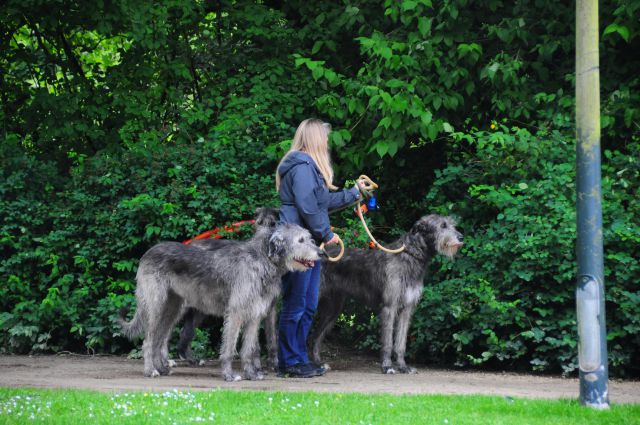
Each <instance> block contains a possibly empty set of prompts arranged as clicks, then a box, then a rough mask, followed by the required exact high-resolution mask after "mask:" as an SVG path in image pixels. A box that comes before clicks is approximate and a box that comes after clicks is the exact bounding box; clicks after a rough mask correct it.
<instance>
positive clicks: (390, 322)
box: [309, 214, 463, 373]
mask: <svg viewBox="0 0 640 425" xmlns="http://www.w3.org/2000/svg"><path fill="white" fill-rule="evenodd" d="M462 241H463V237H462V234H461V233H460V232H458V231H457V230H456V228H455V224H454V222H453V220H452V219H451V218H450V217H443V216H439V215H435V214H432V215H427V216H424V217H422V218H420V219H419V220H418V221H417V222H416V223H415V224H414V225H413V227H412V228H411V230H410V231H409V232H408V233H406V234H405V235H403V236H402V237H401V238H400V239H399V240H398V241H396V242H395V243H394V244H392V245H391V247H394V248H395V247H399V246H401V245H402V244H404V245H405V247H406V248H405V250H404V251H403V252H402V253H400V254H389V253H386V252H384V251H382V250H380V249H374V250H362V249H347V250H346V252H345V255H344V257H343V258H342V259H341V260H340V261H338V262H335V263H329V262H325V263H323V264H322V283H321V286H320V300H319V303H318V312H317V315H316V326H315V328H314V330H313V331H312V334H311V336H310V338H309V339H310V341H312V345H313V359H314V361H315V362H317V363H321V358H320V349H321V345H322V341H323V339H324V337H325V336H326V334H327V333H328V332H329V331H330V329H331V328H332V326H333V325H334V323H335V321H336V319H337V318H338V316H339V315H340V312H341V311H342V308H343V306H344V303H345V301H346V300H347V298H353V299H355V300H357V301H358V302H360V303H363V304H365V305H367V306H369V307H370V308H372V309H373V310H374V311H377V312H378V314H379V317H380V339H381V345H382V350H381V357H382V372H383V373H396V372H400V373H415V369H413V368H411V367H409V366H407V364H406V363H405V359H404V355H405V349H406V342H407V332H408V330H409V325H410V321H411V315H412V313H413V311H414V309H415V307H416V305H417V304H418V302H419V301H420V298H421V296H422V288H423V282H424V278H425V274H426V273H427V268H428V266H429V263H430V262H431V258H432V257H433V256H434V255H435V254H442V255H445V256H447V257H449V258H452V257H453V256H454V255H455V254H456V253H457V251H458V249H459V248H460V246H461V245H462ZM392 350H393V352H394V353H395V359H396V366H395V367H394V366H393V364H392V361H391V354H392Z"/></svg>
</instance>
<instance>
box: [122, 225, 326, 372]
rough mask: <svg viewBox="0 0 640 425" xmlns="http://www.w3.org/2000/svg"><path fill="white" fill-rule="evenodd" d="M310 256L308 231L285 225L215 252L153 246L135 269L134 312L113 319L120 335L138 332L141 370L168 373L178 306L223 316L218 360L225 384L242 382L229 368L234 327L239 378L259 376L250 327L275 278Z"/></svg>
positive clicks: (306, 264)
mask: <svg viewBox="0 0 640 425" xmlns="http://www.w3.org/2000/svg"><path fill="white" fill-rule="evenodd" d="M318 259H319V249H318V247H317V246H316V245H315V243H314V242H313V240H312V238H311V234H310V233H309V232H308V231H307V230H305V229H303V228H302V227H300V226H296V225H287V224H285V225H279V226H276V227H275V229H264V230H263V231H257V232H256V233H255V234H254V236H253V237H252V238H251V239H249V240H247V241H244V242H239V243H236V244H232V245H229V246H228V247H225V249H218V250H215V251H207V250H204V249H200V248H197V247H193V246H190V245H183V244H181V243H178V242H163V243H159V244H157V245H155V246H153V247H152V248H151V249H149V251H147V252H146V253H145V254H144V255H143V256H142V258H141V259H140V265H139V266H138V273H137V275H136V280H137V286H136V299H137V303H138V308H137V310H136V313H135V315H134V317H133V319H132V320H131V322H125V321H124V319H122V318H121V325H122V329H123V332H124V334H125V335H127V336H128V337H130V338H131V337H136V336H139V335H140V334H142V333H143V332H144V342H143V344H142V351H143V357H144V375H145V376H158V375H166V374H168V373H169V364H168V358H167V357H168V356H167V343H168V338H169V336H170V334H171V331H172V329H173V327H174V326H175V323H176V321H177V320H178V319H179V317H180V314H181V312H182V311H183V308H195V309H196V310H198V311H200V312H203V313H206V314H211V315H216V316H222V317H223V318H224V325H223V330H222V346H221V349H220V365H221V368H222V376H223V377H224V379H225V381H237V380H240V379H242V377H241V376H240V375H237V374H235V373H234V372H233V369H232V360H233V356H234V354H235V350H236V344H237V340H238V337H239V335H240V331H241V329H242V331H243V342H242V349H241V350H240V359H241V362H242V368H243V372H244V377H245V378H247V379H262V378H263V375H262V373H261V372H260V371H259V365H256V364H255V357H254V356H255V352H256V350H257V344H258V330H259V327H260V321H261V320H262V319H263V318H264V317H265V315H266V314H267V310H268V309H269V308H270V307H271V306H272V305H273V300H274V299H275V298H276V297H277V296H278V295H279V294H280V290H281V286H280V278H281V276H282V275H283V274H285V273H286V272H288V271H292V270H299V271H304V270H307V269H309V268H310V267H312V266H313V262H314V261H317V260H318Z"/></svg>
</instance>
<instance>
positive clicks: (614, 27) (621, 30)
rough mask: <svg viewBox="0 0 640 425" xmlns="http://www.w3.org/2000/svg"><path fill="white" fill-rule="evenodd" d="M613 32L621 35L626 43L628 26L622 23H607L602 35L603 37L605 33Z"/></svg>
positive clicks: (628, 33) (627, 40)
mask: <svg viewBox="0 0 640 425" xmlns="http://www.w3.org/2000/svg"><path fill="white" fill-rule="evenodd" d="M614 32H616V33H618V35H620V37H622V38H623V39H624V41H626V42H627V43H628V42H629V35H630V32H629V28H627V27H625V26H624V25H619V24H609V25H607V28H605V29H604V34H603V35H602V36H603V37H604V36H605V35H607V34H611V33H614Z"/></svg>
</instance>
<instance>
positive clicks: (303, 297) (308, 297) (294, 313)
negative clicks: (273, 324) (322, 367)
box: [278, 261, 320, 368]
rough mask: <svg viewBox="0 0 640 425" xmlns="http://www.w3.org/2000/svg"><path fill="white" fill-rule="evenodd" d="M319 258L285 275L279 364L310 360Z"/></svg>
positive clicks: (316, 304)
mask: <svg viewBox="0 0 640 425" xmlns="http://www.w3.org/2000/svg"><path fill="white" fill-rule="evenodd" d="M319 290H320V261H316V264H315V265H314V266H313V267H312V268H311V269H309V270H307V271H306V272H289V273H287V274H286V275H284V277H283V278H282V293H283V295H282V311H281V312H280V324H279V340H278V363H279V366H280V368H285V367H288V366H293V365H296V364H298V363H309V357H308V356H307V336H308V335H309V330H310V329H311V323H312V322H313V316H314V315H315V313H316V309H317V308H318V291H319Z"/></svg>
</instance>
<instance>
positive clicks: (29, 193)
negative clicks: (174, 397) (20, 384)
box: [0, 128, 276, 352]
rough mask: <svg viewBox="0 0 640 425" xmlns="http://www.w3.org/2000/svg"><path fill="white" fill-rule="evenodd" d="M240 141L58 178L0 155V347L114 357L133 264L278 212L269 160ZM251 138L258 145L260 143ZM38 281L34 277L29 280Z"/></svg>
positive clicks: (178, 149)
mask: <svg viewBox="0 0 640 425" xmlns="http://www.w3.org/2000/svg"><path fill="white" fill-rule="evenodd" d="M247 130H249V128H242V129H240V133H242V134H244V136H237V135H236V137H238V138H237V140H238V142H236V143H230V142H228V141H226V138H224V137H220V138H213V139H211V140H204V139H203V140H200V141H198V142H196V143H194V144H192V145H185V144H180V145H177V144H171V143H169V144H165V145H160V146H156V147H153V148H150V149H144V150H143V149H138V150H129V151H121V152H117V153H114V154H111V153H104V154H102V155H98V156H95V157H92V158H83V157H79V158H76V159H75V160H76V163H75V166H74V167H73V168H72V175H71V177H70V179H69V180H68V181H66V182H64V181H61V179H59V178H57V177H56V176H57V170H56V169H55V167H53V166H50V165H48V164H46V163H44V164H43V163H41V162H40V161H37V160H35V159H34V158H32V157H30V156H28V155H25V154H17V153H16V152H15V151H14V150H9V149H6V148H5V149H3V151H2V154H3V157H2V158H3V161H4V160H5V159H8V158H11V159H12V161H13V164H14V166H13V167H10V168H3V170H2V176H1V182H0V193H2V201H1V202H0V211H1V214H0V215H1V216H2V221H0V234H1V235H2V245H0V246H1V249H2V256H3V258H4V259H6V260H3V261H2V263H1V265H0V277H1V278H2V280H3V281H5V282H8V285H2V287H1V289H0V296H2V300H1V301H0V302H1V303H2V304H1V305H2V312H3V313H2V322H1V324H0V326H1V327H2V329H3V330H4V331H6V332H2V334H1V336H0V346H2V347H3V349H4V350H9V351H13V352H30V351H44V350H56V349H60V348H62V347H64V348H66V349H74V350H78V349H81V348H86V349H90V350H100V351H117V350H120V349H122V348H123V341H122V340H120V339H118V338H115V339H114V336H117V335H118V332H117V329H118V327H117V326H116V324H115V314H116V312H117V311H118V309H119V308H120V307H122V306H125V305H126V306H129V305H131V303H132V301H133V291H134V288H135V282H134V277H135V269H136V265H137V261H138V259H139V258H140V256H141V255H142V254H143V253H144V252H145V251H146V250H147V249H148V248H149V247H150V246H151V245H153V244H155V243H157V242H159V241H161V240H185V239H188V238H190V237H193V236H195V235H197V234H198V233H200V232H202V231H204V230H208V229H211V228H213V227H216V226H218V225H220V224H224V223H228V222H232V221H237V220H240V219H243V218H251V217H252V216H253V213H254V211H255V208H256V206H261V205H275V203H276V201H275V196H274V195H275V191H274V190H273V177H272V175H273V170H274V167H275V158H274V157H272V156H270V155H265V154H264V152H263V149H264V145H263V146H262V147H261V143H262V142H261V141H260V140H255V139H253V137H252V136H249V135H248V134H249V133H248V132H247ZM258 137H259V136H258ZM34 272H35V273H34Z"/></svg>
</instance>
